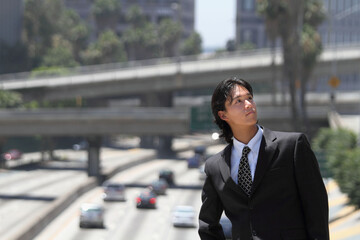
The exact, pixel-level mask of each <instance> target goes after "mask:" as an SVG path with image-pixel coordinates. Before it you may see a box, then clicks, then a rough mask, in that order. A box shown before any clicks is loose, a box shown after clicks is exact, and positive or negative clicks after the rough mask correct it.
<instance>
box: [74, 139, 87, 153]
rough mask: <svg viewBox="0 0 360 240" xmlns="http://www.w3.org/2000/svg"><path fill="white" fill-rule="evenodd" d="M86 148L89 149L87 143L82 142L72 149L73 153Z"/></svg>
mask: <svg viewBox="0 0 360 240" xmlns="http://www.w3.org/2000/svg"><path fill="white" fill-rule="evenodd" d="M88 147H89V144H88V142H87V141H85V140H84V141H81V142H79V143H76V144H74V145H73V147H72V148H73V149H74V150H75V151H80V150H85V149H88Z"/></svg>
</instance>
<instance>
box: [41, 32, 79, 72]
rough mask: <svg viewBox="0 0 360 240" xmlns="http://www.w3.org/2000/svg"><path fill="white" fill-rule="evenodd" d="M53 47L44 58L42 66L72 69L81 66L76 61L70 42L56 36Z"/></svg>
mask: <svg viewBox="0 0 360 240" xmlns="http://www.w3.org/2000/svg"><path fill="white" fill-rule="evenodd" d="M52 46H53V47H52V48H50V49H49V50H48V51H47V53H46V54H45V55H44V56H43V58H42V62H41V66H45V67H64V68H70V67H76V66H78V65H79V63H78V62H76V61H75V59H74V56H73V51H72V44H71V43H70V42H69V41H67V40H65V39H63V38H62V37H61V36H60V35H55V36H54V37H53V44H52Z"/></svg>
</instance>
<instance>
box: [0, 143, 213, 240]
mask: <svg viewBox="0 0 360 240" xmlns="http://www.w3.org/2000/svg"><path fill="white" fill-rule="evenodd" d="M203 140H204V138H201V139H200V140H199V139H196V138H195V139H186V140H184V139H183V140H179V141H178V140H176V141H175V143H176V145H178V146H180V148H181V147H185V148H186V145H190V146H192V145H194V146H195V144H196V143H198V142H197V141H200V142H202V141H203ZM215 151H217V149H216V150H215ZM191 154H193V152H192V151H187V152H183V153H182V155H179V158H177V159H154V156H156V154H155V151H154V150H146V149H137V148H134V149H128V150H124V149H123V150H121V149H108V148H102V151H101V158H102V162H101V169H102V173H111V172H114V171H113V170H114V169H118V168H119V167H120V168H121V169H122V171H121V172H120V173H119V174H118V175H114V176H113V177H114V178H115V180H116V181H119V182H123V183H127V184H133V183H137V184H142V185H146V184H148V183H150V182H151V181H152V180H154V179H156V178H158V171H159V170H160V169H161V168H170V169H173V170H174V173H175V178H176V179H175V180H176V183H177V184H178V185H182V186H184V185H185V186H189V185H197V186H199V185H201V182H200V181H199V176H198V174H199V173H198V170H197V169H190V170H188V169H187V165H186V161H185V159H186V158H187V156H189V155H191ZM55 155H56V156H57V157H58V158H59V160H57V161H48V162H44V163H41V164H35V165H33V166H31V165H30V166H26V167H18V168H14V166H12V168H10V169H0V219H2V220H1V222H2V224H1V225H0V239H1V240H14V239H34V236H35V235H34V232H36V231H37V232H39V229H42V228H44V226H43V227H42V226H40V225H41V224H39V223H41V222H42V223H44V222H45V223H46V224H43V225H46V228H44V230H43V232H41V234H40V235H39V234H37V235H38V239H112V237H114V236H118V237H117V238H116V239H137V238H135V236H137V235H138V236H140V237H141V236H144V234H145V235H146V236H150V234H155V235H154V236H155V237H156V236H157V235H158V234H175V235H174V237H171V238H169V239H177V238H176V237H175V236H176V235H178V234H177V233H178V232H180V233H181V234H182V236H186V235H184V234H194V233H195V234H196V230H195V229H175V228H174V229H172V228H170V227H171V224H170V219H169V216H170V214H171V210H172V208H173V206H175V205H177V204H191V205H194V206H195V207H196V208H198V206H199V204H200V195H199V194H200V192H199V190H190V189H177V188H173V189H168V194H167V195H166V196H159V198H158V208H157V209H155V210H149V211H146V210H139V209H136V208H135V196H136V195H137V194H138V193H139V191H140V190H141V188H128V189H127V191H126V195H127V199H128V200H127V201H126V202H120V203H111V204H110V203H109V204H107V203H106V204H105V207H106V215H105V217H106V219H105V228H103V229H80V228H79V216H78V214H79V206H80V204H81V203H82V202H93V201H94V202H97V201H100V202H102V198H101V195H102V189H101V188H100V187H96V186H97V183H96V179H95V178H89V177H88V176H87V173H86V160H87V155H86V152H85V151H77V152H76V151H72V150H64V151H56V152H55ZM39 156H40V155H39V154H37V155H35V156H31V157H29V156H28V155H26V156H25V157H24V159H21V160H19V162H20V163H23V162H26V161H31V159H32V158H34V159H36V158H37V159H38V158H39ZM134 162H138V164H139V163H140V165H136V164H135V165H134ZM8 166H9V165H8ZM123 166H127V167H126V170H124V168H123ZM131 166H132V167H131ZM110 175H111V174H110ZM84 183H86V184H87V186H88V188H92V189H93V190H91V191H89V192H86V193H85V194H82V192H79V189H82V191H85V190H84V187H82V186H83V185H84ZM89 183H90V184H89ZM66 201H67V202H70V203H71V204H72V205H71V204H70V207H67V208H65V207H61V205H64V203H65V202H66ZM65 205H66V206H68V204H65ZM55 208H56V209H60V210H58V212H57V213H56V216H57V217H56V218H55V220H54V221H52V220H53V217H49V216H51V215H54V211H53V209H55ZM49 213H51V214H49ZM59 221H60V222H59ZM48 223H51V225H48ZM135 223H136V224H135ZM155 226H157V227H155ZM140 229H141V231H140ZM154 229H157V230H156V231H153V230H154ZM170 230H171V231H170ZM183 230H188V231H185V232H186V233H184V232H183ZM142 231H143V232H142ZM44 234H45V235H44ZM87 234H90V235H91V236H93V235H94V236H95V237H94V238H90V237H88V236H87ZM129 234H130V235H129ZM44 236H45V237H44ZM96 236H97V237H96ZM99 236H101V237H99ZM129 236H134V238H133V237H129ZM168 236H172V235H168ZM153 239H157V238H153ZM159 239H167V238H162V237H160V238H159ZM182 239H184V238H182ZM189 239H193V238H189Z"/></svg>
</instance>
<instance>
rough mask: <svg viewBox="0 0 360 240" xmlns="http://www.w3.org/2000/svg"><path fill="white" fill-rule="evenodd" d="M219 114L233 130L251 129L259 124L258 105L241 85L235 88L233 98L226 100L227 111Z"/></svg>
mask: <svg viewBox="0 0 360 240" xmlns="http://www.w3.org/2000/svg"><path fill="white" fill-rule="evenodd" d="M218 114H219V117H220V118H221V119H222V120H224V121H226V122H227V123H228V124H229V125H230V127H231V128H232V129H234V128H238V127H249V126H253V125H255V124H256V123H257V111H256V104H255V102H254V99H253V96H252V95H251V94H250V92H249V91H248V90H247V89H246V88H244V87H243V86H240V85H236V86H235V87H234V89H233V91H232V93H231V97H228V99H227V100H226V102H225V111H219V112H218Z"/></svg>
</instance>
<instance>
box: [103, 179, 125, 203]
mask: <svg viewBox="0 0 360 240" xmlns="http://www.w3.org/2000/svg"><path fill="white" fill-rule="evenodd" d="M102 187H103V189H104V193H103V200H104V201H126V197H125V185H124V184H121V183H116V182H105V183H104V184H103V186H102Z"/></svg>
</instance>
